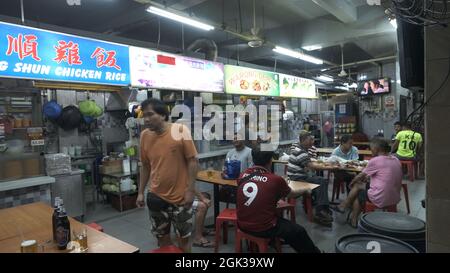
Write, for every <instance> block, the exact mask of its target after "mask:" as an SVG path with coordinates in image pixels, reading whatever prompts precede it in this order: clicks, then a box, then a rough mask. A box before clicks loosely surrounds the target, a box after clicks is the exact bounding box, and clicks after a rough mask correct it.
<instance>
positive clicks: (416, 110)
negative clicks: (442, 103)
mask: <svg viewBox="0 0 450 273" xmlns="http://www.w3.org/2000/svg"><path fill="white" fill-rule="evenodd" d="M446 59H447V60H448V69H447V75H446V76H445V78H444V80H443V81H442V83H441V85H440V86H439V88H438V89H436V90H435V91H434V92H433V93H432V94H431V96H430V97H428V99H426V101H425V102H423V103H422V104H421V105H420V106H419V107H417V109H415V110H414V111H413V112H412V113H411V114H409V116H408V117H407V118H406V120H409V119H410V118H411V117H413V116H414V114H416V113H417V112H418V111H421V110H423V109H424V108H425V107H426V106H427V105H428V104H429V103H430V101H431V100H432V99H433V98H434V96H436V95H437V94H438V93H439V92H440V91H441V90H442V88H443V87H444V85H445V83H446V82H447V81H448V79H449V78H450V58H446Z"/></svg>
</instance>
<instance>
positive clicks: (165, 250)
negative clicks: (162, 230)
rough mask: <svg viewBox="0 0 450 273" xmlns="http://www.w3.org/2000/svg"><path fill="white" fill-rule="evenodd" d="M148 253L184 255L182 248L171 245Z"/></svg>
mask: <svg viewBox="0 0 450 273" xmlns="http://www.w3.org/2000/svg"><path fill="white" fill-rule="evenodd" d="M148 253H184V252H183V250H182V249H181V248H179V247H177V246H174V245H170V246H162V247H160V248H157V249H153V250H150V251H149V252H148Z"/></svg>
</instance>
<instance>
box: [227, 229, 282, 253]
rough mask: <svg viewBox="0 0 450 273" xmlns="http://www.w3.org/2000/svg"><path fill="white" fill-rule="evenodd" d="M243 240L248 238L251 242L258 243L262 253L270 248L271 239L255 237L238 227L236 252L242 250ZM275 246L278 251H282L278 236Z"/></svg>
mask: <svg viewBox="0 0 450 273" xmlns="http://www.w3.org/2000/svg"><path fill="white" fill-rule="evenodd" d="M242 240H247V241H249V242H250V244H256V245H257V246H258V250H259V252H260V253H266V252H267V250H268V249H269V244H270V241H271V240H270V239H267V238H260V237H255V236H252V235H250V234H247V233H245V232H243V231H241V230H240V229H238V228H237V229H236V245H235V252H236V253H241V252H242V245H241V243H242ZM275 248H276V250H277V252H278V253H281V242H280V240H279V239H278V238H276V239H275Z"/></svg>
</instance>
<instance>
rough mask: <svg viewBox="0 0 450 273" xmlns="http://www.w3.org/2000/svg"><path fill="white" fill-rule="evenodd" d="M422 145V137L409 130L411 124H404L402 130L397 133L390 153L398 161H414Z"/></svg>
mask: <svg viewBox="0 0 450 273" xmlns="http://www.w3.org/2000/svg"><path fill="white" fill-rule="evenodd" d="M421 145H422V135H421V134H420V133H418V132H415V131H413V130H411V123H408V122H407V123H405V124H404V125H403V130H402V131H400V132H398V133H397V136H396V137H395V142H394V145H392V149H391V153H394V151H397V152H396V153H395V156H396V157H397V158H398V159H400V160H416V159H417V158H416V156H417V151H419V150H420V147H421Z"/></svg>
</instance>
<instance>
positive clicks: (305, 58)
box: [273, 46, 323, 64]
mask: <svg viewBox="0 0 450 273" xmlns="http://www.w3.org/2000/svg"><path fill="white" fill-rule="evenodd" d="M273 51H275V52H277V53H280V54H283V55H286V56H289V57H293V58H297V59H300V60H303V61H305V62H310V63H313V64H323V60H320V59H317V58H314V57H312V56H309V55H306V54H303V53H301V52H298V51H294V50H290V49H287V48H284V47H280V46H276V47H275V48H274V49H273Z"/></svg>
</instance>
